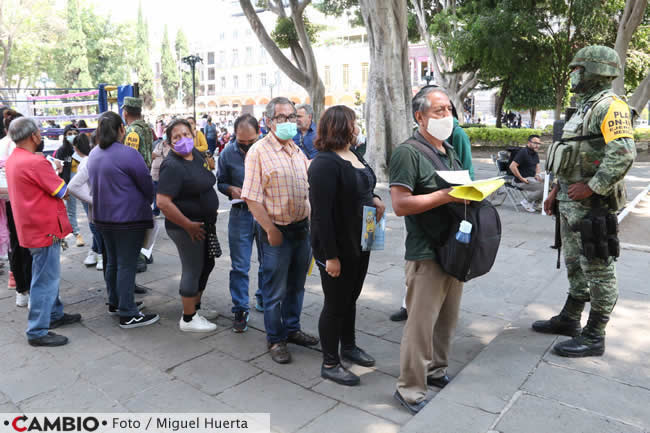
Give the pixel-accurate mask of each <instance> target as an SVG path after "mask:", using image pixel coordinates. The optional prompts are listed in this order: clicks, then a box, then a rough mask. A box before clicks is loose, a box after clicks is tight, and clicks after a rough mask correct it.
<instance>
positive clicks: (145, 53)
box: [134, 4, 155, 109]
mask: <svg viewBox="0 0 650 433" xmlns="http://www.w3.org/2000/svg"><path fill="white" fill-rule="evenodd" d="M134 59H135V60H134V66H135V72H136V74H137V75H138V84H139V87H140V97H141V98H142V100H143V102H144V106H145V107H146V108H148V109H152V108H153V107H154V105H155V98H154V93H153V71H152V69H151V61H150V59H149V32H148V30H147V23H146V22H145V21H144V19H143V18H142V4H140V5H139V6H138V23H137V26H136V42H135V57H134Z"/></svg>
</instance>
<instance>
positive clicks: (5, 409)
mask: <svg viewBox="0 0 650 433" xmlns="http://www.w3.org/2000/svg"><path fill="white" fill-rule="evenodd" d="M20 412H21V410H20V409H19V408H18V406H16V405H15V404H13V403H11V402H6V403H0V413H20Z"/></svg>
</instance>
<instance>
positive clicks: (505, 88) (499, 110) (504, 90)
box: [495, 81, 510, 128]
mask: <svg viewBox="0 0 650 433" xmlns="http://www.w3.org/2000/svg"><path fill="white" fill-rule="evenodd" d="M509 92H510V82H509V81H506V82H505V83H503V85H502V86H501V91H500V92H499V97H498V98H497V106H496V114H495V116H496V118H497V125H496V126H497V128H501V126H502V125H501V115H502V114H503V104H505V102H506V97H507V96H508V93H509Z"/></svg>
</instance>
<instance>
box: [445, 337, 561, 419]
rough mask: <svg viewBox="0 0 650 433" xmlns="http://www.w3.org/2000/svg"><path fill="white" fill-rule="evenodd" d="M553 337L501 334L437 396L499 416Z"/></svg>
mask: <svg viewBox="0 0 650 433" xmlns="http://www.w3.org/2000/svg"><path fill="white" fill-rule="evenodd" d="M554 339H555V337H554V336H550V335H545V334H537V333H535V332H533V331H531V330H530V329H529V328H528V327H525V328H520V327H514V328H509V329H506V330H505V331H503V332H502V333H501V334H500V335H499V336H498V337H496V338H495V339H494V340H493V341H492V342H491V343H490V345H489V346H488V347H487V348H485V349H484V350H483V351H482V352H481V353H480V354H479V355H478V356H477V357H476V358H474V360H473V361H472V362H471V363H470V364H469V365H467V366H466V367H465V368H464V369H463V371H461V372H460V374H458V376H457V377H456V378H455V379H454V382H453V385H454V386H448V387H446V388H445V389H443V390H442V391H441V392H440V394H441V395H444V397H445V398H446V399H448V400H452V401H454V402H456V403H460V404H463V405H468V406H472V407H476V408H479V409H482V410H484V411H486V412H491V413H499V412H500V411H501V410H502V409H503V408H504V407H505V406H506V404H507V403H508V401H509V400H510V397H511V396H512V395H513V394H514V393H515V392H516V391H517V390H518V389H519V387H520V386H521V385H522V384H523V383H524V381H525V380H526V378H527V377H528V375H529V374H530V373H531V372H532V371H533V370H534V369H535V367H536V366H537V364H538V363H539V360H540V358H541V357H542V356H543V354H544V353H545V352H546V350H547V349H548V347H549V346H550V345H551V344H552V342H553V341H554Z"/></svg>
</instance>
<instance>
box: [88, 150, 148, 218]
mask: <svg viewBox="0 0 650 433" xmlns="http://www.w3.org/2000/svg"><path fill="white" fill-rule="evenodd" d="M88 178H89V181H90V189H91V191H92V196H93V222H94V223H95V225H96V226H97V227H99V228H103V229H113V230H128V229H141V228H151V227H153V217H152V213H151V202H152V201H153V183H152V181H151V175H150V174H149V169H148V168H147V165H146V164H145V162H144V159H143V158H142V155H140V153H139V152H138V151H137V150H135V149H133V148H130V147H128V146H125V145H123V144H122V143H117V142H116V143H113V144H112V145H111V146H110V147H109V148H108V149H101V148H100V147H99V146H97V147H96V148H94V149H93V150H92V151H91V152H90V155H89V156H88Z"/></svg>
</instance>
